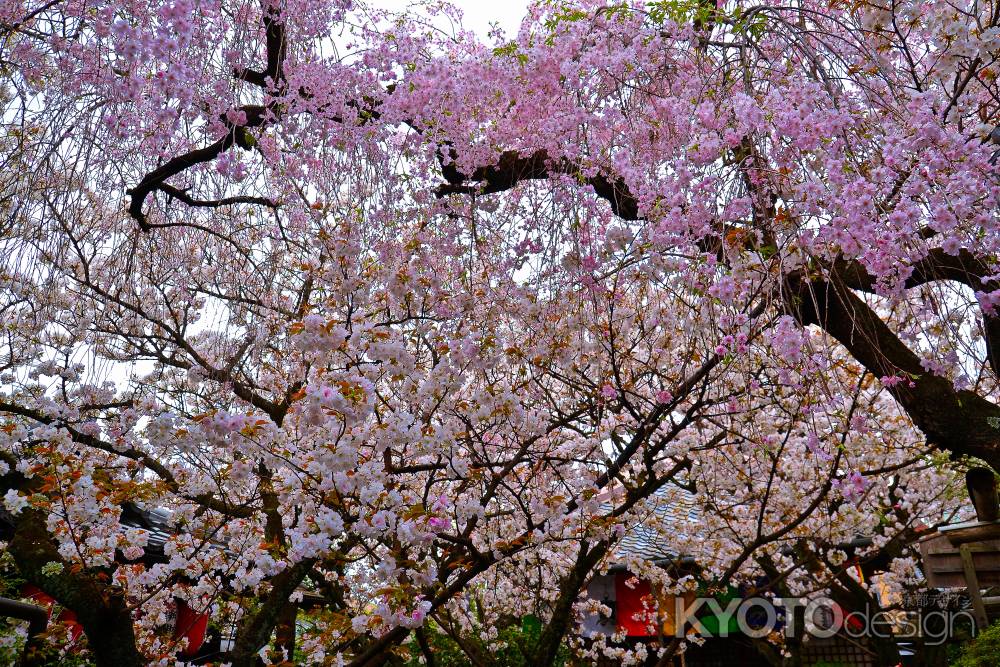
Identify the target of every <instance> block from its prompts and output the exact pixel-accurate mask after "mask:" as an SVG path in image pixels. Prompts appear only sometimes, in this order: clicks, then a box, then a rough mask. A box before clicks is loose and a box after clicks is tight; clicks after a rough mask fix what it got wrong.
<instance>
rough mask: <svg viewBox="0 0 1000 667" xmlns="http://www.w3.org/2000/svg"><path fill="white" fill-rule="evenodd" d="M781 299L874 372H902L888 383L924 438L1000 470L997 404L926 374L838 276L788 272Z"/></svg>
mask: <svg viewBox="0 0 1000 667" xmlns="http://www.w3.org/2000/svg"><path fill="white" fill-rule="evenodd" d="M784 297H785V304H786V307H787V308H788V310H789V311H790V312H791V313H792V314H793V315H794V316H795V317H796V319H798V320H799V322H801V323H802V324H805V325H808V324H815V325H817V326H819V327H821V328H822V329H823V330H825V331H826V332H827V333H829V334H830V335H831V336H833V337H834V338H835V339H837V341H838V342H840V344H841V345H843V346H844V347H845V348H847V351H848V352H850V353H851V356H853V357H854V358H855V359H856V360H857V361H858V362H859V363H861V364H862V365H863V366H864V367H865V368H866V369H867V370H868V371H869V372H871V373H872V374H873V375H875V377H878V378H882V377H886V376H889V377H892V376H895V377H902V378H903V380H902V381H901V382H898V383H897V384H894V385H892V386H890V387H889V388H888V390H889V392H890V393H891V394H892V396H893V397H894V398H895V399H896V401H897V402H898V403H899V404H900V405H901V406H902V407H903V409H904V410H906V412H907V414H908V415H909V416H910V418H911V419H912V420H913V422H914V424H916V426H917V427H918V428H919V429H920V430H921V431H922V432H923V433H924V435H925V436H926V437H927V440H928V442H930V443H931V444H933V445H936V446H937V447H940V448H941V449H945V450H948V451H950V452H952V454H953V455H963V454H965V455H970V456H976V457H978V458H980V459H982V460H984V461H986V462H987V463H989V464H990V465H992V466H993V467H994V469H1000V450H998V445H1000V429H998V428H997V427H996V426H994V425H993V424H994V423H996V424H1000V407H998V406H997V405H995V404H993V403H991V402H990V401H988V400H986V399H984V398H983V397H981V396H979V395H978V394H976V393H975V392H972V391H967V390H962V391H959V390H956V389H955V387H954V385H953V384H952V383H951V382H950V381H949V380H947V379H945V378H943V377H939V376H937V375H934V374H932V373H928V372H927V371H926V370H924V368H923V367H922V366H921V364H920V359H919V357H917V355H916V354H914V353H913V351H912V350H910V348H909V347H907V346H906V345H905V344H904V343H903V342H902V341H901V340H900V339H899V337H897V336H896V334H895V333H893V331H892V330H891V329H890V328H889V326H888V325H887V324H886V323H885V322H884V321H883V320H882V318H881V317H879V315H878V313H876V312H875V311H874V310H873V309H872V308H871V307H870V306H869V305H868V304H866V303H865V302H864V301H863V300H862V299H861V298H860V297H858V296H857V295H856V294H854V292H853V291H852V290H851V289H850V288H849V287H848V286H847V285H845V284H844V283H843V282H841V281H840V280H839V279H838V278H836V277H834V278H830V279H825V278H821V277H807V276H805V275H803V274H801V273H800V274H796V275H792V276H789V277H788V279H787V280H786V290H785V294H784ZM991 422H992V423H991Z"/></svg>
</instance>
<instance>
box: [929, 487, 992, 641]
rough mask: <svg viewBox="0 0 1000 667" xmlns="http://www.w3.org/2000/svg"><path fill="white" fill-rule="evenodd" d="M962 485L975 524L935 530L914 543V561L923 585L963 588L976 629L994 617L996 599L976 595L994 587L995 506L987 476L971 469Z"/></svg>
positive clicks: (969, 523)
mask: <svg viewBox="0 0 1000 667" xmlns="http://www.w3.org/2000/svg"><path fill="white" fill-rule="evenodd" d="M966 483H967V485H968V488H969V496H970V498H971V499H972V504H973V506H974V507H975V508H976V515H977V517H978V518H979V520H978V521H969V522H966V523H959V524H955V525H952V526H945V527H943V528H940V529H939V530H938V532H937V533H936V534H935V535H931V536H930V537H926V538H924V539H922V540H921V541H920V543H919V545H920V555H921V559H922V560H923V565H924V576H925V577H926V578H927V583H928V584H929V585H930V586H931V587H933V588H966V589H967V590H968V592H969V598H970V599H971V600H972V611H973V615H974V616H975V619H976V623H977V624H978V625H979V627H980V628H985V627H986V626H987V625H989V621H990V616H991V613H990V612H991V611H992V612H993V613H992V615H993V616H994V617H997V616H1000V596H985V597H984V596H983V595H982V589H984V588H991V587H994V586H1000V519H998V517H1000V511H998V509H1000V501H998V496H997V486H996V478H995V477H994V475H993V471H991V470H987V469H985V468H973V469H972V470H970V471H969V472H968V473H967V474H966Z"/></svg>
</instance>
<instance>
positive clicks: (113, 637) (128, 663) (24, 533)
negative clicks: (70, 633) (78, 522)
mask: <svg viewBox="0 0 1000 667" xmlns="http://www.w3.org/2000/svg"><path fill="white" fill-rule="evenodd" d="M7 548H8V550H9V552H10V554H11V555H12V556H13V557H14V562H15V564H16V565H17V569H18V572H19V573H20V574H21V576H23V577H24V578H25V579H26V580H27V581H29V582H30V583H32V584H34V585H35V586H37V587H38V588H40V589H42V590H43V591H45V593H47V594H48V595H50V596H52V597H53V598H55V600H56V601H58V602H59V604H61V605H62V606H64V607H66V608H67V609H70V610H71V611H73V613H75V614H76V617H77V619H78V620H79V622H80V625H82V626H83V632H84V633H85V634H86V636H87V643H88V645H89V647H90V650H91V652H92V653H93V655H94V661H95V662H96V663H97V667H141V666H142V665H145V664H146V660H145V658H144V657H143V656H142V655H141V654H140V653H139V650H138V649H137V648H136V644H135V629H134V627H133V625H132V612H131V610H130V609H129V608H128V605H127V604H126V601H125V593H124V591H122V590H121V589H120V588H118V587H117V586H110V585H108V584H106V583H104V582H102V581H100V580H99V579H98V578H97V577H96V576H95V575H94V574H93V573H90V572H86V571H81V570H79V568H77V567H76V566H74V565H71V564H69V563H66V562H65V561H64V560H63V558H62V556H60V555H59V551H58V546H57V545H56V543H55V541H54V540H53V539H52V536H51V535H49V532H48V530H47V529H46V527H45V516H44V515H43V514H42V513H41V512H39V511H37V510H25V511H24V512H22V513H21V515H20V517H19V518H18V521H17V526H16V528H15V530H14V536H13V538H12V539H11V541H10V544H9V545H8V547H7ZM48 563H59V564H60V565H62V566H63V567H62V570H61V571H60V572H51V571H49V572H47V573H46V572H43V571H42V568H43V567H44V566H45V565H46V564H48Z"/></svg>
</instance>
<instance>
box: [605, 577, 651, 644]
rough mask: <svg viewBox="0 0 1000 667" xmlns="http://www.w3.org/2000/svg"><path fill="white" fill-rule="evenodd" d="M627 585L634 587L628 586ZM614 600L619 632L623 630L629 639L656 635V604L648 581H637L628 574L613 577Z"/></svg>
mask: <svg viewBox="0 0 1000 667" xmlns="http://www.w3.org/2000/svg"><path fill="white" fill-rule="evenodd" d="M630 580H631V581H630ZM629 583H632V584H635V585H634V586H629V585H628V584H629ZM615 598H616V601H615V616H617V618H618V629H619V630H624V631H625V634H626V635H627V636H629V637H650V636H654V635H656V634H657V633H658V628H657V620H656V607H657V603H656V600H655V599H654V598H653V594H652V591H651V590H650V588H649V582H648V581H643V580H642V579H637V578H636V577H633V576H632V575H631V574H629V573H628V572H625V573H622V574H618V575H615Z"/></svg>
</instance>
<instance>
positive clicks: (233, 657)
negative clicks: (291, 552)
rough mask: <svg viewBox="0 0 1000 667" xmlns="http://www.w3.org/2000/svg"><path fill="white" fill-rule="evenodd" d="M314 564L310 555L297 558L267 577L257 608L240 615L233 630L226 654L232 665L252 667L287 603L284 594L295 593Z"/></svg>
mask: <svg viewBox="0 0 1000 667" xmlns="http://www.w3.org/2000/svg"><path fill="white" fill-rule="evenodd" d="M315 564H316V559H314V558H309V559H306V560H303V561H299V562H298V563H296V564H295V565H292V566H291V567H289V568H286V569H284V570H282V571H281V572H280V573H278V574H277V575H276V576H274V577H273V578H272V579H271V590H270V591H269V592H268V594H267V596H266V597H265V598H264V600H263V601H262V602H261V605H260V608H259V609H258V610H257V611H255V612H254V613H252V614H248V615H247V616H246V617H244V619H243V621H242V622H241V623H240V626H239V629H238V630H237V632H236V639H235V642H234V645H233V650H232V651H230V654H229V657H230V662H232V665H233V667H256V665H257V659H258V658H257V652H258V651H260V649H261V647H263V646H264V645H265V644H267V641H268V639H270V637H271V633H272V632H274V628H275V626H276V625H277V623H278V619H279V617H280V616H281V612H282V610H283V609H284V608H285V606H286V605H287V604H288V597H289V596H290V595H291V594H292V593H294V592H295V589H296V588H297V587H298V585H299V584H300V583H302V580H303V579H304V578H305V576H306V575H307V574H308V573H309V571H310V570H311V569H312V567H313V565H315Z"/></svg>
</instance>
